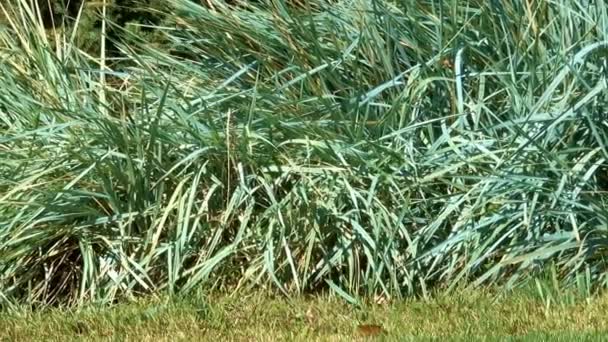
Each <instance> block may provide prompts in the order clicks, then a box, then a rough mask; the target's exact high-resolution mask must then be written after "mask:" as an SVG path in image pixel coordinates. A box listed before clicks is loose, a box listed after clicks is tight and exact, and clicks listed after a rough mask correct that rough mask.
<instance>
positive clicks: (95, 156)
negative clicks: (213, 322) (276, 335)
mask: <svg viewBox="0 0 608 342" xmlns="http://www.w3.org/2000/svg"><path fill="white" fill-rule="evenodd" d="M28 3H29V2H28V1H26V0H21V1H20V2H18V3H17V4H16V5H14V6H3V8H4V10H5V11H7V13H9V15H8V18H9V19H12V20H9V23H8V24H7V25H6V26H5V27H3V29H2V31H1V32H0V46H1V50H0V53H1V58H2V60H3V63H1V64H0V82H2V84H1V86H0V137H1V138H0V300H2V301H4V303H5V304H7V303H10V302H22V301H27V302H33V303H36V302H43V303H55V302H69V303H80V302H83V301H86V300H95V301H101V302H111V301H113V300H115V299H117V298H120V297H122V296H130V295H133V294H138V293H143V292H151V291H165V292H168V293H187V292H189V291H191V290H193V289H195V288H197V287H199V286H202V285H204V286H229V285H236V286H238V287H243V286H263V287H271V288H274V289H278V290H280V291H282V292H284V293H294V292H296V293H301V292H306V291H314V290H317V289H319V288H324V287H328V288H331V289H332V290H334V291H336V292H337V293H339V294H340V295H342V296H343V297H344V298H346V299H348V300H351V301H354V299H353V296H354V295H356V294H384V295H387V296H393V297H404V296H410V295H425V294H428V293H429V291H431V290H433V289H448V290H449V289H452V288H454V287H455V286H458V285H459V284H462V283H465V284H469V285H474V286H477V285H483V284H501V285H504V286H505V287H507V288H509V287H512V286H514V285H517V284H518V283H519V282H520V281H522V280H525V279H527V278H528V277H530V276H531V275H534V274H535V273H538V272H540V271H542V270H543V268H545V267H546V265H549V264H550V265H552V267H553V268H554V269H555V277H556V279H559V281H560V282H562V283H563V284H565V285H568V284H575V283H576V284H585V286H588V287H590V288H593V289H599V288H603V287H605V286H606V281H607V280H608V279H607V277H606V275H607V274H606V266H607V265H606V261H605V260H604V255H605V253H606V249H605V248H606V247H605V246H607V243H606V242H607V239H606V238H607V236H606V232H607V230H608V212H607V206H606V201H607V200H608V198H607V196H606V194H607V192H606V191H607V190H608V182H607V178H608V177H607V176H606V173H607V165H606V159H607V158H608V134H607V132H608V129H607V126H608V121H607V119H606V115H605V113H604V112H603V108H605V106H606V79H605V66H606V64H605V63H606V61H605V55H606V54H605V52H606V43H605V42H606V32H608V26H607V25H608V14H607V13H606V12H605V10H604V6H605V3H604V1H602V0H599V1H593V2H589V1H584V0H578V1H575V0H558V1H553V2H529V1H512V2H508V3H507V2H493V1H482V0H470V1H467V2H464V1H455V0H454V1H431V0H426V1H419V0H416V1H414V0H395V1H389V0H343V1H340V2H334V3H329V2H325V1H324V0H312V1H308V2H305V3H303V4H302V5H301V6H293V5H291V4H287V3H285V2H283V1H281V0H273V1H267V2H264V1H262V2H259V3H241V4H239V6H233V5H226V4H224V3H221V2H210V4H211V5H212V6H210V5H206V6H201V5H198V4H196V3H193V2H190V1H186V0H176V1H171V2H162V3H161V4H159V6H160V8H158V10H159V11H162V12H163V13H168V14H169V15H167V16H166V17H165V18H164V19H163V23H162V24H158V25H157V26H156V27H155V28H154V29H153V30H152V31H151V34H154V35H155V37H158V39H157V40H156V43H155V44H150V43H149V41H147V38H146V37H142V35H140V34H138V33H137V32H136V31H133V30H121V31H120V32H122V33H121V35H120V39H118V38H116V39H115V40H114V44H115V46H116V48H117V49H118V51H120V57H121V60H120V63H119V64H113V63H112V61H111V60H110V59H109V58H110V57H109V56H108V55H107V54H106V52H107V51H106V49H103V48H102V46H103V44H102V42H103V39H98V41H99V44H100V45H98V47H97V52H96V53H92V52H90V50H88V49H85V48H83V47H82V46H81V45H79V42H78V40H77V39H76V38H75V37H76V36H77V35H78V34H79V33H78V32H81V30H83V28H84V29H85V30H86V27H87V26H86V25H85V26H80V25H84V24H83V23H82V22H79V21H77V20H76V21H75V22H74V23H73V24H72V25H71V26H70V27H69V28H68V29H66V30H57V31H56V32H55V37H54V38H53V40H52V41H50V40H49V38H48V36H47V34H46V33H45V32H44V30H43V29H42V27H41V26H40V24H39V22H38V20H37V19H36V18H35V16H34V11H30V9H31V8H30V7H29V5H28ZM150 10H152V9H150ZM106 20H108V19H106ZM107 27H114V28H116V27H119V25H112V23H110V22H107ZM87 51H89V52H87Z"/></svg>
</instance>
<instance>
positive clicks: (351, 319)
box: [0, 292, 608, 341]
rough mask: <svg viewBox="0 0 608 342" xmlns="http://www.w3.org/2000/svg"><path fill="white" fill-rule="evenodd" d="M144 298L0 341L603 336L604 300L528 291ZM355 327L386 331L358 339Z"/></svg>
mask: <svg viewBox="0 0 608 342" xmlns="http://www.w3.org/2000/svg"><path fill="white" fill-rule="evenodd" d="M203 297H204V296H203V295H199V296H195V297H190V298H189V299H181V300H169V299H166V298H165V299H148V300H144V301H138V302H133V303H129V304H120V305H117V306H114V307H112V308H107V307H105V308H104V307H98V308H95V307H93V306H88V307H85V308H82V309H80V310H78V311H70V310H61V309H51V310H48V311H35V312H28V311H25V310H24V311H21V312H16V313H10V314H9V313H4V314H0V331H1V332H2V333H0V334H1V335H0V337H1V338H2V339H5V340H11V341H15V340H18V341H25V340H31V339H32V338H34V337H36V338H39V339H44V340H64V339H74V338H76V339H83V340H101V339H108V338H113V339H119V340H162V341H164V340H167V341H168V340H218V339H220V340H256V341H260V340H263V341H269V340H277V341H282V340H331V341H335V340H344V341H346V340H353V339H361V338H370V337H372V338H374V339H377V340H400V341H403V340H406V341H407V340H414V339H415V340H417V341H419V340H436V339H438V338H441V339H442V340H444V339H448V340H462V341H465V340H466V341H470V340H489V341H505V340H509V341H600V340H605V338H606V336H608V335H607V334H606V332H607V331H608V322H607V321H606V320H605V319H603V313H605V312H606V310H607V309H608V296H602V297H596V298H593V299H589V300H587V301H578V302H577V304H564V303H555V304H552V305H549V306H547V305H546V304H543V301H541V300H539V299H538V298H534V296H530V295H527V294H525V293H518V294H514V295H510V296H508V299H496V297H495V296H493V295H491V294H488V293H481V292H459V293H457V294H452V295H450V296H438V297H436V298H435V299H431V300H407V301H401V302H392V303H391V302H389V303H387V304H383V305H378V304H363V305H361V306H359V307H354V306H347V305H344V302H343V301H342V300H340V299H337V298H335V297H331V296H318V297H312V298H302V297H300V298H293V299H286V298H272V297H269V296H267V295H264V294H260V293H255V294H249V295H244V294H240V295H238V296H228V295H209V296H205V298H206V299H202V298H203ZM362 324H377V325H379V326H381V327H382V329H383V330H384V331H383V333H381V334H378V335H374V336H362V335H361V333H360V330H359V329H357V327H359V326H360V325H362Z"/></svg>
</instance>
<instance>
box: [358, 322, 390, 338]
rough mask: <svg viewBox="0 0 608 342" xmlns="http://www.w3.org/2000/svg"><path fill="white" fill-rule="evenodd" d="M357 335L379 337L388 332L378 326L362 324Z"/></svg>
mask: <svg viewBox="0 0 608 342" xmlns="http://www.w3.org/2000/svg"><path fill="white" fill-rule="evenodd" d="M357 333H358V334H359V335H362V336H378V335H381V334H384V333H386V330H384V328H383V327H382V326H381V325H377V324H360V325H359V326H358V327H357Z"/></svg>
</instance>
